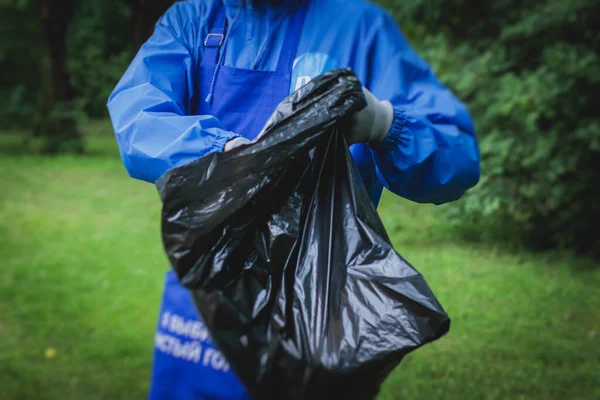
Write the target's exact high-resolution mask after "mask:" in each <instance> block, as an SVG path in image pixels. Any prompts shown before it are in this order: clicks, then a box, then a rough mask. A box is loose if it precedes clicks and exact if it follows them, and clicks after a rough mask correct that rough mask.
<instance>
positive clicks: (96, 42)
mask: <svg viewBox="0 0 600 400" xmlns="http://www.w3.org/2000/svg"><path fill="white" fill-rule="evenodd" d="M128 24H129V9H128V7H127V4H125V3H122V2H107V1H101V0H87V1H82V2H81V7H80V9H79V12H78V14H77V15H76V17H75V19H74V21H73V23H72V24H71V27H70V30H71V33H70V35H69V42H68V48H69V54H70V57H69V60H68V69H69V73H70V76H71V80H72V82H71V84H72V85H73V87H75V88H77V103H78V107H79V109H81V110H83V111H85V112H86V113H87V115H89V116H92V117H99V116H105V115H106V100H107V99H108V96H109V95H110V92H111V91H112V89H113V88H114V86H115V85H116V83H117V82H118V80H119V78H120V77H121V75H122V74H123V71H125V69H126V68H127V65H128V63H129V62H130V60H131V56H132V54H131V52H132V50H131V41H130V40H128V39H129V35H128V32H129V25H128Z"/></svg>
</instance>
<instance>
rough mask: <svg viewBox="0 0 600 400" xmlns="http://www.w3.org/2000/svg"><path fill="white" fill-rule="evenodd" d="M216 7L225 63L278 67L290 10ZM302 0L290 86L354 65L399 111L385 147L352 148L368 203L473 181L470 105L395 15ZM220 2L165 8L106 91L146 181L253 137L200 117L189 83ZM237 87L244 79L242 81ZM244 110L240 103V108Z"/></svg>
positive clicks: (421, 197)
mask: <svg viewBox="0 0 600 400" xmlns="http://www.w3.org/2000/svg"><path fill="white" fill-rule="evenodd" d="M287 1H290V0H287ZM223 2H224V3H225V6H226V8H227V19H228V20H229V21H230V22H231V21H233V19H234V17H235V16H236V15H237V16H238V20H237V21H236V23H235V24H234V25H233V26H232V27H231V29H230V33H229V38H228V44H227V49H226V53H225V54H224V66H225V67H235V68H238V69H249V70H258V71H274V70H275V69H276V67H277V63H278V60H279V54H280V52H281V50H282V49H283V47H284V42H285V39H286V32H287V28H288V25H289V17H288V14H287V13H288V11H287V7H286V6H261V7H259V6H257V5H254V6H253V5H252V4H253V3H252V2H250V1H247V0H246V1H242V2H241V3H242V4H241V5H240V2H239V0H224V1H223ZM284 3H285V1H284ZM307 3H309V4H308V15H307V18H306V23H305V26H304V29H303V31H302V36H301V38H300V43H299V45H298V51H297V58H296V60H295V62H294V65H293V71H292V81H291V82H290V88H289V91H290V92H291V91H293V90H294V89H296V88H297V87H298V86H300V85H302V84H305V83H306V82H308V81H309V80H310V79H311V78H314V77H315V76H317V75H320V74H321V73H323V72H326V71H327V70H330V69H333V68H336V67H351V68H352V69H353V70H354V72H355V73H356V74H357V76H358V77H359V79H360V80H361V82H362V83H363V85H364V86H366V87H367V88H368V89H369V90H370V91H371V92H372V93H373V94H374V95H375V96H376V97H377V98H379V99H380V100H389V101H390V102H391V103H392V104H393V106H394V108H395V111H396V112H395V121H394V124H393V127H392V129H391V131H390V133H389V135H388V136H387V138H386V139H385V140H384V142H383V143H381V144H380V145H379V146H376V147H375V148H372V147H369V146H366V145H363V144H356V145H354V146H352V147H351V149H350V150H351V152H352V155H353V156H354V159H355V161H356V162H357V163H358V164H359V165H358V167H359V170H360V171H361V175H362V177H363V180H364V182H365V185H366V186H367V188H368V190H369V193H370V196H371V200H372V201H373V203H375V205H377V204H378V203H379V199H380V196H381V192H382V190H383V187H387V188H388V189H389V190H391V191H392V192H394V193H396V194H398V195H400V196H403V197H405V198H408V199H411V200H414V201H418V202H423V203H436V204H440V203H444V202H448V201H452V200H455V199H457V198H459V197H460V196H461V195H462V194H463V193H464V192H465V190H467V189H468V188H470V187H472V186H473V185H475V183H476V182H477V181H478V179H479V150H478V146H477V141H476V138H475V133H474V128H473V123H472V121H471V117H470V116H469V113H468V111H467V108H466V107H465V106H464V104H463V103H461V102H460V101H459V100H457V99H456V98H455V97H454V95H453V94H452V93H451V92H450V91H449V90H448V89H447V88H446V87H444V86H443V85H442V84H441V83H440V82H439V81H438V79H437V78H436V77H435V75H434V74H433V72H432V71H431V69H430V68H429V66H428V65H427V64H426V63H425V62H424V61H423V60H422V59H421V58H420V57H419V56H418V55H417V54H416V53H415V52H414V51H413V50H412V49H411V48H410V46H409V44H408V43H407V41H406V40H405V38H404V36H403V35H402V33H401V31H400V29H399V28H398V27H397V25H396V23H395V21H394V20H393V18H392V17H391V16H390V15H389V14H388V13H387V12H386V11H384V10H383V9H382V8H380V7H378V6H376V5H373V4H370V3H368V2H365V1H363V0H320V1H318V2H317V1H316V0H310V1H307ZM220 4H221V0H188V1H184V2H179V3H176V4H175V5H174V6H172V7H171V9H170V10H169V11H168V12H167V13H166V14H165V15H164V16H163V17H162V18H161V20H160V21H159V22H158V24H157V25H156V30H155V32H154V35H153V36H152V37H151V38H150V40H149V41H148V42H147V43H146V44H145V45H144V46H143V47H142V49H141V50H140V52H139V53H138V55H137V56H136V57H135V59H134V61H133V62H132V63H131V66H130V67H129V69H128V70H127V72H126V73H125V75H124V76H123V78H122V79H121V81H120V82H119V84H118V85H117V87H116V88H115V90H114V92H113V93H112V95H111V96H110V99H109V103H108V108H109V111H110V115H111V118H112V121H113V125H114V128H115V132H116V136H117V139H118V143H119V148H120V150H121V155H122V159H123V162H124V164H125V166H126V168H127V170H128V171H129V173H130V174H131V176H133V177H135V178H138V179H143V180H146V181H149V182H154V181H156V180H157V179H158V178H159V177H160V176H161V175H162V174H163V173H164V172H165V171H166V170H168V169H169V168H172V167H175V166H180V165H183V164H186V163H188V162H190V161H192V160H194V159H196V158H198V157H202V156H204V155H206V154H208V153H211V152H215V151H222V149H223V147H224V145H225V143H226V142H227V141H228V140H231V139H232V138H234V137H236V136H237V135H243V136H246V137H251V132H245V131H234V130H232V129H231V128H230V127H229V126H227V124H224V123H223V121H220V120H219V119H218V118H215V116H214V115H210V114H202V112H203V108H202V106H199V102H200V101H203V100H204V99H203V98H200V97H198V96H199V93H198V91H199V90H202V89H203V88H201V87H199V85H198V84H197V82H198V80H200V81H202V80H203V78H204V77H200V76H199V75H201V71H200V68H199V65H200V63H201V60H202V56H203V52H204V51H205V50H204V46H203V41H204V40H205V38H206V35H207V33H208V29H209V28H208V27H209V26H212V23H213V22H214V21H215V19H216V17H217V10H218V8H219V7H220ZM199 78H201V79H199ZM237 84H238V85H241V86H244V85H245V84H244V82H243V80H238V83H237ZM205 95H206V94H205ZM215 95H217V93H215ZM261 97H263V94H262V93H261V92H260V91H257V90H256V89H255V88H254V87H252V86H251V85H247V91H246V94H245V96H244V97H243V101H245V102H247V103H248V104H250V103H252V102H255V101H260V98H261ZM214 102H215V103H216V102H217V101H216V100H214ZM240 104H242V102H240ZM243 109H244V107H243V106H240V108H239V110H237V111H238V112H239V113H240V115H241V114H243ZM250 129H251V130H255V127H252V128H250Z"/></svg>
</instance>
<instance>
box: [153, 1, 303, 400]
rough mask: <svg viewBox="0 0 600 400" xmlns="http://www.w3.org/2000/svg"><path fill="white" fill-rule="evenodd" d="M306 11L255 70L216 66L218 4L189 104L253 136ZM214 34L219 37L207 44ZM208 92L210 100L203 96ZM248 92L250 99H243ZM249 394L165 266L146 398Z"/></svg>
mask: <svg viewBox="0 0 600 400" xmlns="http://www.w3.org/2000/svg"><path fill="white" fill-rule="evenodd" d="M305 16H306V9H305V8H304V7H301V8H299V9H298V10H297V11H296V12H295V13H294V14H293V16H292V17H291V19H290V22H289V24H288V25H287V33H286V35H285V38H286V39H285V44H284V46H283V47H282V49H283V50H282V52H281V53H280V55H279V61H278V64H277V67H276V69H275V71H258V70H248V69H239V68H234V67H230V66H221V65H220V63H219V59H220V58H221V57H219V56H218V54H219V52H222V51H224V50H226V48H227V40H223V41H221V38H220V37H219V35H220V34H222V33H223V32H224V31H225V32H226V29H225V25H226V21H225V9H224V8H221V10H220V12H218V13H217V15H216V18H215V19H214V22H213V26H212V27H211V29H210V31H209V35H207V36H206V38H207V39H205V40H204V41H203V45H204V46H206V47H205V55H206V54H210V58H206V57H205V58H204V59H203V61H202V64H201V66H200V69H199V74H198V79H197V83H196V84H195V85H197V87H196V86H195V87H194V89H195V90H194V95H193V96H192V99H191V103H190V104H191V108H192V113H193V114H203V115H211V116H213V117H214V118H216V119H218V121H220V123H221V124H222V125H223V126H225V127H226V128H227V129H230V130H232V131H235V132H243V133H244V135H245V136H246V137H247V138H249V139H253V138H254V137H255V136H256V135H257V134H258V133H259V132H260V130H261V129H262V127H263V126H264V124H265V122H266V121H267V119H268V118H269V116H270V115H271V113H272V112H273V110H274V109H275V107H277V105H278V104H279V103H280V102H281V101H282V100H283V99H284V98H285V97H286V96H287V95H288V93H289V87H290V85H291V80H292V74H291V71H292V65H293V62H294V59H295V55H296V49H297V48H298V41H299V40H300V33H301V30H302V26H303V24H304V18H305ZM215 37H218V40H217V41H214V42H213V43H210V42H209V41H210V40H213V38H215ZM215 48H216V49H217V51H214V49H215ZM207 50H208V51H207ZM213 91H214V98H213V101H212V102H206V101H203V100H202V99H204V97H205V95H206V94H207V93H211V92H213ZM248 96H252V97H250V98H252V99H253V101H247V99H248ZM249 398H250V396H249V395H248V393H247V392H246V390H245V388H244V386H243V385H242V383H241V382H240V381H239V380H238V379H237V377H236V376H235V374H234V372H233V371H232V370H231V366H230V365H229V364H228V363H227V362H226V360H225V358H224V357H223V355H222V354H221V353H220V352H219V351H218V350H217V349H216V348H215V347H214V345H213V344H212V342H211V341H210V338H209V336H208V334H207V332H206V328H205V326H204V324H203V323H202V322H201V319H200V318H199V316H198V313H197V311H196V308H195V306H194V304H193V302H192V300H191V296H190V292H189V291H188V290H187V289H185V288H184V287H183V286H181V284H180V283H179V282H178V280H177V277H176V276H175V274H174V273H173V271H169V272H168V274H167V278H166V283H165V289H164V294H163V301H162V305H161V311H160V318H159V323H158V328H157V332H156V336H155V346H154V362H153V368H152V385H151V389H150V394H149V399H150V400H168V399H172V400H203V399H225V400H244V399H249Z"/></svg>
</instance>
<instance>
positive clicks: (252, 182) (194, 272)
mask: <svg viewBox="0 0 600 400" xmlns="http://www.w3.org/2000/svg"><path fill="white" fill-rule="evenodd" d="M364 105H365V100H364V97H363V95H362V92H361V85H360V83H359V82H358V80H357V78H356V77H355V76H354V75H353V73H352V72H351V71H350V70H335V71H332V72H330V73H327V74H325V75H323V76H321V77H319V78H317V79H315V80H313V81H312V82H311V83H309V84H308V85H306V86H304V87H303V88H302V89H300V90H299V91H297V92H295V93H294V94H292V95H291V96H290V97H288V98H287V99H286V100H284V101H283V102H282V103H281V104H280V105H279V107H278V108H277V110H276V112H275V113H274V114H273V116H272V117H271V119H270V120H269V122H268V123H267V125H266V127H265V129H264V130H263V132H264V135H263V136H262V137H261V139H260V140H259V141H257V142H256V143H253V144H251V145H248V146H245V147H241V148H238V149H236V150H234V151H231V152H228V153H215V154H211V155H209V156H206V157H204V158H202V159H199V160H197V161H195V162H192V163H191V164H188V165H186V166H183V167H180V168H177V169H173V170H171V171H169V172H168V173H167V174H166V175H165V176H164V177H162V178H161V179H160V181H159V182H158V188H159V192H160V194H161V198H162V201H163V212H162V236H163V241H164V246H165V249H166V251H167V253H168V256H169V259H170V261H171V263H172V266H173V268H174V269H175V271H176V272H177V275H178V276H179V278H180V281H181V282H182V284H183V285H185V286H186V287H188V288H189V289H190V290H191V292H192V294H193V297H194V300H195V303H196V305H197V307H198V310H199V311H200V314H201V316H202V319H203V320H204V322H205V324H206V326H207V327H208V329H209V331H210V333H211V335H212V338H213V340H214V342H215V343H216V345H217V346H218V347H219V350H220V351H221V352H222V353H223V354H224V355H225V356H226V357H227V359H228V361H229V362H230V363H231V365H232V367H233V369H234V370H235V372H236V373H237V375H238V376H239V378H240V379H241V380H242V382H244V384H245V385H246V386H247V387H248V389H249V390H250V392H251V394H252V395H253V397H254V398H256V399H257V400H262V399H276V400H285V399H311V400H312V399H321V398H323V399H332V398H335V399H338V398H339V399H370V398H373V397H375V396H376V395H377V392H378V390H379V387H380V385H381V383H382V381H383V380H384V379H385V378H386V376H387V375H388V373H389V372H390V371H392V369H393V368H394V367H395V366H396V365H397V364H398V363H399V362H400V361H401V359H402V357H403V356H404V355H406V354H407V353H408V352H410V351H411V350H414V349H416V348H417V347H420V346H422V345H423V344H425V343H427V342H430V341H433V340H435V339H437V338H439V337H440V336H442V335H443V334H445V333H446V332H447V331H448V328H449V324H450V320H449V318H448V316H447V315H446V313H445V312H444V310H443V309H442V307H441V306H440V304H439V303H438V301H437V300H436V298H435V297H434V295H433V293H432V292H431V290H430V289H429V287H428V286H427V283H426V282H425V280H424V279H423V277H422V276H421V275H420V274H419V273H418V272H417V271H416V270H415V269H414V268H413V267H412V266H411V265H410V264H409V263H408V262H407V261H406V260H404V259H403V258H402V257H401V256H400V255H399V254H398V253H396V251H394V248H393V247H392V245H391V244H390V240H389V238H388V236H387V234H386V232H385V229H384V227H383V225H382V223H381V220H380V219H379V216H378V215H377V212H376V210H375V207H374V206H373V204H372V203H371V202H370V200H369V198H368V196H367V194H366V191H365V190H364V188H363V187H362V183H361V182H360V177H359V176H358V174H357V171H356V169H355V166H354V162H353V160H352V158H351V155H350V153H349V151H348V147H347V144H346V141H345V138H344V136H343V134H341V132H340V129H339V128H338V126H339V125H340V124H338V122H339V121H340V120H341V119H342V118H343V117H344V116H346V115H348V113H350V112H353V111H355V110H357V109H360V108H362V107H364ZM199 379H201V377H199Z"/></svg>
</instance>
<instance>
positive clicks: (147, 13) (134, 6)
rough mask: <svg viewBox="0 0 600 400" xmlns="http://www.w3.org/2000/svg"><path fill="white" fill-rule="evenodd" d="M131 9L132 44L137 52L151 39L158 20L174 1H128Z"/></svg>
mask: <svg viewBox="0 0 600 400" xmlns="http://www.w3.org/2000/svg"><path fill="white" fill-rule="evenodd" d="M127 2H128V3H129V6H130V9H131V29H132V44H133V50H134V52H137V51H138V50H139V48H140V47H141V46H142V44H144V42H145V41H146V40H147V39H148V38H149V37H150V35H151V34H152V31H153V29H154V24H155V23H156V21H157V20H158V18H159V17H160V16H161V15H162V14H163V13H164V12H165V11H166V10H167V8H168V7H169V6H171V5H172V4H173V2H174V0H127Z"/></svg>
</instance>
